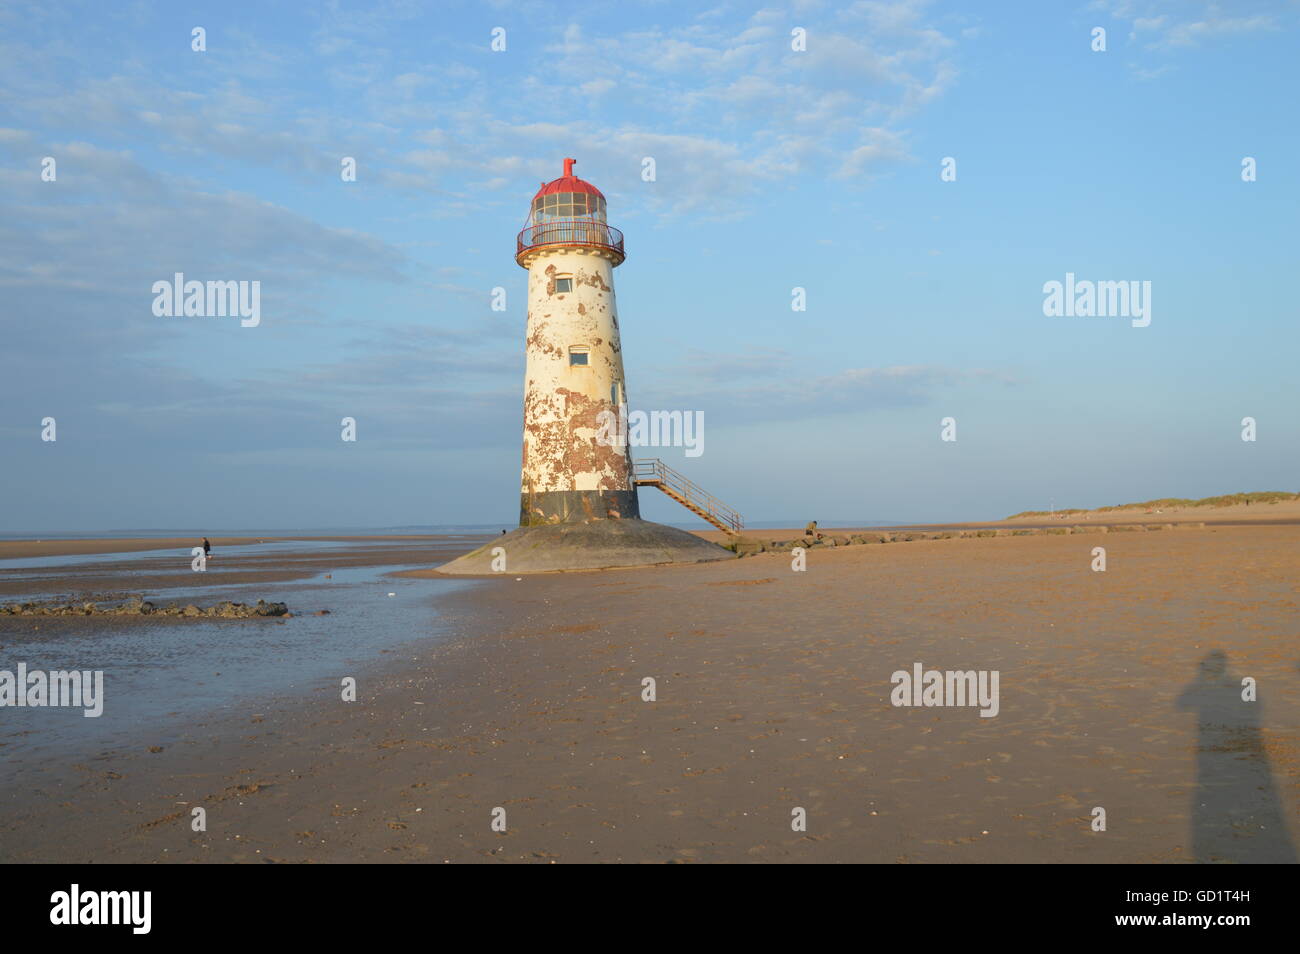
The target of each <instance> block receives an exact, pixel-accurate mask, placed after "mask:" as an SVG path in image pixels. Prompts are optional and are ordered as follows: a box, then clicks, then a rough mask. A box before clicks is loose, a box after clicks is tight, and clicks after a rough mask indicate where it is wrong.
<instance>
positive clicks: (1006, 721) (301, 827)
mask: <svg viewBox="0 0 1300 954" xmlns="http://www.w3.org/2000/svg"><path fill="white" fill-rule="evenodd" d="M424 545H425V544H416V546H424ZM1097 545H1104V546H1105V547H1106V549H1107V559H1108V568H1107V570H1106V572H1093V571H1092V570H1091V569H1090V561H1092V560H1093V556H1092V549H1093V548H1094V547H1095V546H1097ZM382 546H383V544H376V549H375V552H371V553H370V554H369V555H368V556H366V557H364V558H359V557H358V558H359V559H365V560H367V561H370V562H372V563H374V564H375V565H381V564H382V563H383V561H385V560H390V561H392V562H395V563H404V562H406V560H407V558H408V556H409V554H406V553H403V554H401V555H399V556H392V555H388V556H385V555H383V554H382V553H380V552H379V550H380V549H382ZM406 546H407V544H403V547H406ZM458 548H459V550H464V549H466V548H467V547H466V545H465V544H464V543H463V542H459V543H456V544H454V545H448V546H445V547H444V548H443V551H444V552H459V550H458ZM348 558H349V559H352V558H353V557H348ZM295 559H298V560H302V561H316V562H315V569H316V570H319V569H320V566H322V565H324V564H323V563H321V562H319V561H321V560H324V561H328V560H329V557H328V556H319V555H316V556H313V555H310V554H298V555H297V556H296V557H295ZM1298 571H1300V528H1298V527H1295V526H1289V525H1278V526H1250V527H1215V526H1207V527H1205V528H1201V529H1181V530H1178V531H1176V532H1165V533H1125V534H1113V535H1106V536H1096V535H1084V536H1074V535H1070V536H1057V535H1043V536H1024V537H1012V536H1005V537H993V538H978V539H964V540H942V541H914V542H910V543H905V544H888V545H876V546H855V547H837V548H834V549H825V550H823V549H817V550H813V551H810V553H809V555H808V565H807V570H806V571H804V572H794V571H792V569H791V559H790V557H789V555H788V554H782V553H762V554H758V555H756V556H752V557H748V558H746V559H743V560H733V561H727V562H722V563H715V564H707V565H697V566H662V567H649V568H641V569H631V570H615V571H600V572H586V573H563V574H543V575H538V576H528V577H522V578H515V577H511V576H509V575H503V576H501V577H499V578H496V579H486V580H482V581H478V582H475V583H473V584H470V585H467V586H464V587H462V588H461V589H459V590H457V591H456V592H454V593H443V594H441V595H435V594H433V592H432V589H430V590H429V591H428V592H427V593H426V594H425V595H420V594H421V591H420V590H419V589H418V588H420V587H429V588H433V587H435V586H437V585H439V584H440V581H438V580H437V579H435V578H427V579H411V578H409V577H405V578H401V579H400V584H401V585H402V586H404V587H406V588H407V589H405V590H403V592H404V593H407V594H414V596H412V597H408V599H411V600H412V602H411V603H410V604H409V605H410V606H411V607H414V608H413V609H408V610H406V613H407V615H408V616H409V617H410V629H411V631H412V634H414V636H416V637H418V633H419V631H420V630H421V629H422V628H426V627H428V626H429V625H431V621H432V620H434V619H435V618H436V619H437V620H438V621H439V625H440V626H441V627H443V629H444V630H445V635H444V637H442V638H440V639H437V640H433V639H429V640H426V641H425V642H420V641H419V640H418V639H416V641H415V642H407V643H404V644H403V646H402V648H401V649H400V651H398V650H393V651H388V652H384V651H382V650H380V649H375V650H374V651H372V652H369V653H368V654H360V655H359V656H358V659H357V660H356V661H355V662H354V663H352V664H350V665H349V666H347V667H346V668H340V669H339V670H338V671H337V672H334V673H331V674H329V675H328V676H321V677H320V678H317V679H316V680H315V682H314V684H313V685H311V686H310V687H306V688H299V689H295V690H294V691H292V692H283V693H265V694H263V695H262V696H260V697H257V698H254V699H250V700H246V701H242V702H241V703H240V704H238V705H232V706H230V707H228V708H225V709H221V710H218V711H211V712H206V713H203V714H202V715H201V716H195V717H187V718H185V719H182V720H180V721H179V722H177V721H175V720H173V722H172V723H170V724H168V725H164V724H163V723H161V722H160V723H159V724H158V727H157V729H156V730H155V731H146V732H143V733H140V734H138V736H133V737H132V738H131V739H130V741H129V742H122V743H116V744H113V745H109V746H104V747H99V748H96V747H95V746H93V745H86V746H82V749H81V751H78V752H77V753H76V755H75V757H69V758H63V757H54V756H53V755H52V754H51V753H43V752H42V751H41V750H40V749H39V748H35V749H34V748H32V747H31V746H30V745H25V746H20V747H21V748H22V751H21V752H18V753H17V754H13V753H10V754H7V757H6V759H5V763H6V766H5V768H4V772H5V775H6V778H5V784H4V785H3V790H4V794H3V802H0V805H2V806H3V808H2V809H0V860H4V861H10V862H12V861H69V862H96V863H104V862H198V861H233V862H289V863H295V862H329V861H365V862H390V861H391V862H396V861H426V862H444V861H448V862H481V861H522V862H532V863H546V862H585V861H598V862H612V861H623V862H684V863H691V862H718V861H730V862H780V861H794V862H845V861H861V862H891V863H892V862H899V863H914V862H915V863H920V862H943V863H947V862H1031V863H1048V862H1064V861H1070V862H1087V863H1094V862H1095V863H1103V862H1104V863H1134V862H1193V861H1200V862H1242V861H1245V862H1266V861H1278V862H1293V861H1295V860H1296V850H1295V838H1296V837H1297V836H1300V729H1298V728H1297V727H1300V691H1298V690H1297V679H1296V673H1297V668H1298V667H1300V648H1298V646H1300V644H1298V643H1297V639H1296V629H1295V627H1296V619H1297V608H1298V603H1300V582H1298V581H1300V572H1298ZM237 572H239V573H240V574H245V573H246V574H247V575H249V576H251V577H253V578H254V579H256V578H257V576H258V574H259V573H265V574H267V575H274V574H275V573H278V572H284V571H283V570H272V569H270V568H267V567H263V568H261V569H257V568H252V567H250V568H248V569H247V570H239V571H237ZM295 572H296V571H295ZM241 578H242V576H241ZM394 579H395V580H397V579H398V578H394ZM290 592H291V591H290ZM298 602H299V603H300V604H301V603H302V602H303V597H298ZM331 619H333V617H330V618H326V619H325V620H323V621H316V622H318V623H321V624H322V625H324V624H328V623H329V622H330V620H331ZM60 622H62V621H60ZM80 622H81V621H78V620H70V621H67V625H70V626H75V625H77V624H79V623H80ZM305 622H307V621H306V620H303V619H291V620H287V621H284V622H277V623H255V624H252V625H251V626H250V628H246V629H243V630H240V631H239V632H240V633H242V634H244V635H243V636H242V637H241V638H242V639H244V640H246V641H247V640H258V639H262V638H265V634H269V633H289V632H292V631H291V630H288V629H284V628H283V627H292V626H294V625H296V624H302V623H305ZM32 625H34V621H31V620H8V621H0V645H3V647H4V648H3V649H2V650H0V656H2V658H3V660H4V664H5V665H10V664H11V663H12V661H13V659H14V658H15V653H16V652H17V653H18V654H20V655H21V653H22V652H24V651H26V649H27V648H28V647H30V646H31V645H32V644H31V643H29V642H28V640H30V639H39V638H40V636H39V634H36V633H33V632H31V629H30V627H31V626H32ZM171 625H177V626H184V625H185V624H183V623H178V624H171ZM232 625H242V624H232ZM258 626H262V627H263V628H262V629H260V630H259V629H258V628H257V627H258ZM24 627H26V628H24ZM270 627H277V628H276V629H271V628H270ZM322 632H326V631H322ZM259 634H263V635H259ZM338 637H339V638H340V639H344V640H346V639H347V638H348V635H347V633H346V632H340V633H339V634H338ZM362 656H364V658H362ZM916 663H920V664H922V665H923V666H924V667H925V668H927V669H928V668H935V669H939V670H950V669H960V670H967V669H970V670H988V671H992V670H996V671H998V672H999V673H1000V705H999V711H998V714H997V715H996V716H995V717H992V718H982V717H981V716H980V711H979V710H978V709H977V708H974V707H939V708H924V707H899V706H894V705H892V704H891V688H892V687H891V675H892V674H893V673H894V672H896V671H899V670H910V669H911V668H912V667H913V665H914V664H916ZM75 664H76V661H75V660H69V662H68V665H69V666H71V665H75ZM345 676H354V677H356V678H357V680H358V698H357V701H356V702H351V703H349V702H344V701H342V700H341V698H340V692H339V683H340V680H341V679H342V678H343V677H345ZM1243 677H1250V678H1252V679H1254V680H1255V681H1256V684H1257V686H1258V699H1259V701H1258V702H1256V703H1253V704H1250V707H1249V708H1243V706H1241V705H1239V704H1237V701H1238V697H1239V693H1240V685H1241V679H1242V678H1243ZM108 678H109V686H110V691H109V696H108V699H109V704H108V707H107V710H106V716H105V718H109V713H111V711H112V704H113V696H112V694H111V685H112V673H111V672H110V673H108ZM214 678H215V677H214ZM647 678H650V679H653V680H654V681H655V682H654V685H655V701H644V699H643V693H644V692H645V683H644V682H643V680H645V679H647ZM43 714H44V713H43ZM59 715H64V713H59ZM20 741H21V740H20ZM15 746H18V743H17V742H15ZM0 752H5V749H2V748H0ZM195 806H201V807H204V808H205V809H206V812H207V831H206V832H194V831H192V830H191V827H190V817H191V815H190V813H191V810H192V808H193V807H195ZM1099 807H1100V808H1103V809H1104V810H1105V814H1106V819H1107V826H1106V830H1105V831H1094V830H1093V829H1092V825H1091V823H1092V821H1093V818H1094V810H1095V809H1096V808H1099ZM498 808H500V809H504V812H505V821H506V830H505V831H504V832H500V831H494V830H493V829H492V827H491V824H492V819H493V812H494V810H495V809H498ZM798 809H802V810H803V811H804V812H805V813H806V816H807V827H806V830H805V831H795V830H792V826H791V819H792V813H793V812H795V811H796V810H798Z"/></svg>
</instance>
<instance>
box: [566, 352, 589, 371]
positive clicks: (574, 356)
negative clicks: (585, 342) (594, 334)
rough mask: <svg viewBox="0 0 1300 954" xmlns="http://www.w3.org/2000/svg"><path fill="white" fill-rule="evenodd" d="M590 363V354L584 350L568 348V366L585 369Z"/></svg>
mask: <svg viewBox="0 0 1300 954" xmlns="http://www.w3.org/2000/svg"><path fill="white" fill-rule="evenodd" d="M590 363H591V354H590V352H589V351H588V350H587V349H586V348H570V349H569V364H570V365H571V366H575V367H584V368H585V367H586V366H587V365H588V364H590Z"/></svg>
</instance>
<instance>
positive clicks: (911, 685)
mask: <svg viewBox="0 0 1300 954" xmlns="http://www.w3.org/2000/svg"><path fill="white" fill-rule="evenodd" d="M1000 677H1001V673H1000V672H999V671H998V670H996V669H992V670H989V669H980V670H974V669H967V670H964V671H963V670H956V669H949V670H946V671H944V670H939V669H929V670H926V669H923V668H922V666H921V664H920V663H913V664H912V671H911V672H908V671H907V670H906V669H900V670H898V671H897V672H895V673H894V674H893V675H892V676H890V677H889V681H890V682H891V683H893V684H894V688H893V690H892V691H891V692H890V694H889V701H890V702H892V703H893V704H894V705H896V706H979V707H980V718H981V719H991V718H993V717H994V716H996V715H997V714H998V710H999V709H1000V708H1001V704H1000V703H999V701H998V681H999V679H1000Z"/></svg>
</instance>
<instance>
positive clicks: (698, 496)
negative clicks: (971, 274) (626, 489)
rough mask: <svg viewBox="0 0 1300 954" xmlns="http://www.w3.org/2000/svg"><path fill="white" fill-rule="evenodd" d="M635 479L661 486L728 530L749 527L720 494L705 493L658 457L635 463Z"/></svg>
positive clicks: (734, 531)
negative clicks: (718, 496)
mask: <svg viewBox="0 0 1300 954" xmlns="http://www.w3.org/2000/svg"><path fill="white" fill-rule="evenodd" d="M632 482H633V483H634V484H635V485H636V486H638V487H658V488H659V489H660V490H662V491H663V492H664V493H666V494H667V495H668V496H669V497H672V498H673V499H674V500H676V501H677V502H678V503H679V504H681V505H682V506H683V507H685V508H686V509H687V510H689V511H691V513H694V514H696V515H698V516H700V517H702V518H703V519H705V520H707V521H708V522H709V523H711V524H713V525H714V526H715V527H717V528H718V529H719V530H721V531H723V532H724V533H730V534H739V533H740V531H741V530H742V529H743V528H744V526H745V521H744V520H743V519H741V516H740V514H738V513H736V511H734V510H732V509H731V508H730V507H728V506H727V505H726V504H724V503H723V502H722V501H721V500H719V499H718V498H717V497H715V496H713V495H712V494H708V493H705V492H704V491H703V490H701V489H700V488H699V487H697V486H696V485H695V484H693V483H692V482H691V481H689V480H687V479H686V478H685V477H684V476H682V475H681V474H679V473H677V471H675V470H673V469H672V468H671V467H669V466H668V465H667V464H665V463H664V462H663V461H661V460H660V459H659V458H657V457H643V458H641V459H640V460H638V461H635V462H634V463H633V471H632Z"/></svg>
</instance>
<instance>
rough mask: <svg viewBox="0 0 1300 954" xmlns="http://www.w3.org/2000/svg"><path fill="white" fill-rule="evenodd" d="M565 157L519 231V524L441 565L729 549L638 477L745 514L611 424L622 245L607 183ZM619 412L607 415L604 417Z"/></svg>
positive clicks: (622, 390)
mask: <svg viewBox="0 0 1300 954" xmlns="http://www.w3.org/2000/svg"><path fill="white" fill-rule="evenodd" d="M574 164H575V160H573V159H565V160H564V172H563V174H562V175H561V176H560V177H559V178H558V179H552V180H551V181H550V182H543V183H542V186H541V188H540V189H538V190H537V194H536V195H534V196H533V199H532V202H531V204H530V205H529V207H528V217H527V220H526V221H525V224H524V228H523V230H522V231H521V232H520V233H519V234H518V236H517V237H516V239H515V262H516V263H518V264H519V265H520V266H521V267H522V268H524V269H527V271H528V298H527V301H528V313H527V318H526V320H525V323H524V356H525V369H524V407H523V410H524V428H523V457H522V466H521V472H520V478H521V479H520V487H519V527H518V528H517V529H516V530H514V531H512V532H511V533H508V534H504V535H502V536H500V537H496V538H494V539H493V540H492V541H491V542H490V543H487V544H485V545H483V546H481V547H479V548H478V549H477V550H473V551H471V552H470V553H467V554H465V555H464V556H462V557H458V558H457V559H455V560H453V561H451V562H450V563H448V564H445V565H444V566H442V567H440V568H439V570H440V571H441V572H443V573H449V574H465V575H491V574H495V573H531V572H545V571H552V570H585V569H601V568H607V567H618V566H641V565H645V564H653V563H699V562H702V561H706V560H725V559H730V558H734V556H735V553H733V552H732V551H730V550H727V549H724V548H723V547H720V546H718V545H717V544H716V543H710V542H708V541H706V540H704V539H702V538H701V537H699V536H696V535H695V534H693V533H688V532H687V531H685V530H680V529H678V528H676V527H669V526H666V525H664V524H659V523H651V522H649V521H646V520H642V519H641V509H640V506H639V504H638V500H637V487H638V486H654V487H658V488H660V489H662V490H663V491H664V493H666V494H668V495H669V496H670V497H672V498H674V499H676V500H678V501H679V502H680V503H682V504H683V505H684V506H685V507H687V508H688V509H689V510H691V511H692V512H693V513H695V514H697V515H699V516H701V517H703V518H704V519H705V520H706V521H708V522H711V523H713V524H714V525H715V526H717V527H719V528H720V529H724V530H727V531H728V532H739V528H740V520H739V515H738V514H737V515H734V516H728V514H730V513H731V512H730V511H729V510H728V509H727V508H725V507H722V505H721V504H720V503H719V502H718V501H716V500H715V499H714V498H712V497H711V496H709V495H708V494H704V493H703V492H702V491H700V489H699V488H698V487H695V485H694V484H692V483H691V482H690V481H688V480H686V479H685V478H684V477H682V475H680V474H677V473H676V471H673V470H671V469H670V468H668V467H667V465H665V464H664V463H663V462H662V461H660V460H657V459H655V460H642V461H636V462H634V461H633V459H632V456H631V453H632V448H631V447H629V446H627V443H626V442H625V441H623V440H620V439H618V438H617V437H614V439H611V436H613V435H620V434H622V433H624V429H623V427H622V425H621V421H622V420H623V410H624V408H625V407H626V405H627V381H626V378H625V377H624V373H623V344H622V340H621V337H620V331H619V322H618V303H617V300H616V299H615V297H614V269H616V268H617V267H618V266H619V265H621V264H623V261H624V259H625V258H626V253H625V251H624V248H623V233H622V232H620V231H619V230H618V229H616V228H614V227H613V226H611V225H610V224H609V221H608V218H607V215H608V208H607V206H606V201H605V196H604V194H603V193H602V192H601V191H600V190H599V189H597V188H596V187H595V186H594V185H592V184H591V183H590V182H587V181H585V180H583V179H580V178H578V177H577V176H576V175H574V174H573V166H574ZM611 425H613V426H611Z"/></svg>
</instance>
